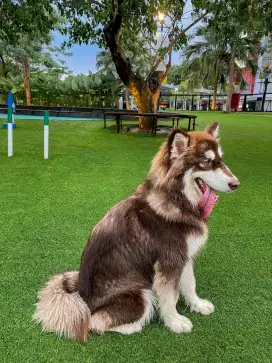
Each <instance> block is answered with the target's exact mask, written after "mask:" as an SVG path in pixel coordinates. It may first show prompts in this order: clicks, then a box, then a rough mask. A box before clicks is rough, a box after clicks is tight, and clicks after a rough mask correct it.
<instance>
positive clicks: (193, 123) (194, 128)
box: [193, 118, 195, 131]
mask: <svg viewBox="0 0 272 363" xmlns="http://www.w3.org/2000/svg"><path fill="white" fill-rule="evenodd" d="M193 130H194V131H195V118H194V119H193Z"/></svg>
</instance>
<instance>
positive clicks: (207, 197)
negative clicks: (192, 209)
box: [195, 178, 218, 215]
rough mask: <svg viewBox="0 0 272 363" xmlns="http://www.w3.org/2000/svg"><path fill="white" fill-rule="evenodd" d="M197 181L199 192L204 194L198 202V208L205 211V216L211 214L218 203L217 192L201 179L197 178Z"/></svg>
mask: <svg viewBox="0 0 272 363" xmlns="http://www.w3.org/2000/svg"><path fill="white" fill-rule="evenodd" d="M195 181H196V184H197V186H198V188H199V190H200V191H201V193H202V194H203V195H202V197H201V199H200V201H199V202H198V207H199V208H200V209H202V210H203V212H204V214H205V215H206V214H210V213H211V210H212V208H213V206H214V204H217V203H218V198H217V195H216V191H215V190H214V189H213V188H211V187H210V186H209V185H208V184H207V183H205V182H204V180H202V179H200V178H197V179H196V180H195Z"/></svg>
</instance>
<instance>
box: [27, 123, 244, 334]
mask: <svg viewBox="0 0 272 363" xmlns="http://www.w3.org/2000/svg"><path fill="white" fill-rule="evenodd" d="M217 137H218V123H217V122H216V123H214V124H213V125H212V126H208V127H206V129H205V131H204V132H188V133H184V132H182V131H181V130H179V129H175V130H173V132H172V133H171V134H170V135H169V137H168V141H167V142H166V143H164V144H163V145H162V147H161V148H160V150H159V152H158V154H157V155H156V157H155V158H154V160H153V163H152V167H151V170H150V172H149V174H148V177H147V179H146V180H145V181H144V182H143V183H142V184H141V185H140V186H139V187H138V188H137V189H136V191H135V192H134V193H133V194H132V196H130V197H128V198H126V199H125V200H122V201H121V202H120V203H118V204H117V205H116V206H115V207H113V208H112V209H111V210H110V211H109V212H108V213H107V214H106V215H105V217H104V218H103V219H102V220H101V221H100V222H99V223H98V224H97V226H96V227H95V228H94V230H93V232H92V234H91V236H90V238H89V240H88V242H87V245H86V247H85V249H84V252H83V255H82V259H81V266H80V270H79V272H78V271H71V272H64V273H60V274H57V275H55V276H53V277H52V278H51V279H50V280H49V281H48V282H47V283H46V285H45V287H44V288H43V289H42V290H41V291H40V292H39V295H38V303H37V309H36V312H35V314H34V319H35V320H36V321H37V322H40V323H42V326H43V329H44V330H46V331H53V332H56V333H57V334H59V335H64V336H67V337H70V338H73V339H78V340H86V339H87V337H88V333H89V332H90V331H91V332H98V333H103V332H105V331H115V332H119V333H123V334H131V333H136V332H139V331H141V329H142V327H143V326H144V325H145V324H147V323H148V322H149V321H150V319H151V318H152V315H153V311H154V307H156V308H157V309H158V310H159V312H160V315H161V317H162V319H163V322H164V324H165V325H166V326H167V327H168V328H169V329H170V330H172V331H173V332H175V333H184V332H190V331H191V330H192V327H193V325H192V323H191V321H190V320H189V319H188V318H186V317H184V316H182V315H180V314H179V313H178V312H177V309H176V305H177V301H178V298H179V295H180V293H181V294H182V295H183V297H184V298H185V302H186V304H188V306H189V307H190V309H191V311H195V312H198V313H201V314H204V315H208V314H210V313H212V312H213V311H214V306H213V304H212V303H211V302H209V301H207V300H203V299H201V298H199V297H198V295H197V293H196V282H195V277H194V271H193V260H194V257H195V255H196V253H197V252H198V251H199V250H200V249H201V247H203V246H204V244H205V242H206V240H207V236H208V228H207V223H206V218H207V216H208V215H209V213H210V211H211V208H212V207H211V204H212V205H213V203H214V202H215V201H216V197H215V190H218V191H222V192H230V191H232V190H234V189H236V188H237V187H238V186H239V184H240V183H239V181H238V179H237V178H236V177H235V176H233V175H232V173H231V172H230V170H229V169H228V168H227V166H226V165H225V164H224V163H223V162H222V149H221V147H220V145H219V140H218V138H217ZM207 205H208V209H207Z"/></svg>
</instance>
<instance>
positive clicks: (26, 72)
mask: <svg viewBox="0 0 272 363" xmlns="http://www.w3.org/2000/svg"><path fill="white" fill-rule="evenodd" d="M23 72H24V85H25V94H26V104H27V106H30V105H31V90H30V72H29V62H28V58H27V57H24V59H23Z"/></svg>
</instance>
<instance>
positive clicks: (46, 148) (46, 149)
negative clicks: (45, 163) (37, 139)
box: [43, 111, 49, 159]
mask: <svg viewBox="0 0 272 363" xmlns="http://www.w3.org/2000/svg"><path fill="white" fill-rule="evenodd" d="M43 135H44V136H43V145H44V148H43V150H44V152H43V156H44V159H48V152H49V115H48V111H44V134H43Z"/></svg>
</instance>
